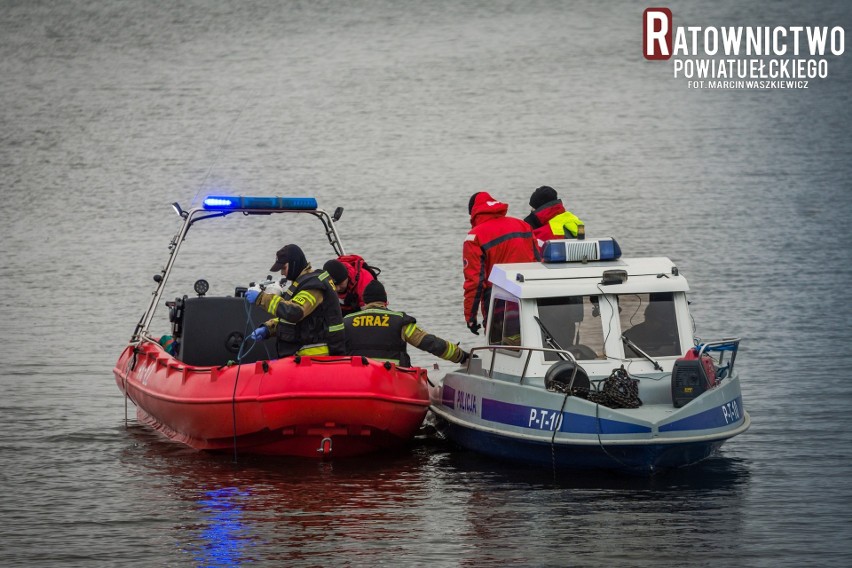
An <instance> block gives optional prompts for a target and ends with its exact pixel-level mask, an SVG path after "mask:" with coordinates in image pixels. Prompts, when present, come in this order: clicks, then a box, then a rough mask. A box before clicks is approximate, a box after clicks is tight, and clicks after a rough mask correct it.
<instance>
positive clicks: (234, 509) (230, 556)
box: [195, 487, 249, 566]
mask: <svg viewBox="0 0 852 568" xmlns="http://www.w3.org/2000/svg"><path fill="white" fill-rule="evenodd" d="M248 496H249V492H248V491H242V490H240V489H239V488H237V487H222V488H220V489H214V490H212V491H207V492H206V494H205V498H203V499H201V500H200V501H199V502H198V504H199V505H200V506H201V507H200V512H201V513H202V514H203V515H204V516H206V517H207V520H206V523H205V525H206V527H205V528H204V529H203V530H202V531H201V533H200V539H199V540H200V544H202V545H201V546H200V547H199V548H200V550H199V552H198V553H197V554H196V556H195V558H196V560H197V561H198V565H199V566H240V565H242V564H243V562H244V560H245V558H244V553H245V549H246V544H247V543H246V541H245V535H246V530H245V526H244V523H243V521H242V517H243V505H242V504H243V503H244V502H245V501H246V498H247V497H248Z"/></svg>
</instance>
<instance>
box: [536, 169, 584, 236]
mask: <svg viewBox="0 0 852 568" xmlns="http://www.w3.org/2000/svg"><path fill="white" fill-rule="evenodd" d="M530 207H532V213H530V214H529V215H528V216H527V217H526V219H524V221H526V222H527V223H529V225H530V227H532V228H533V236H534V237H535V240H536V245H538V248H539V249H541V247H543V246H544V243H545V241H548V240H550V239H582V238H585V236H586V227H585V224H584V223H583V221H582V220H580V218H579V217H577V216H576V215H574V214H573V213H571V212H570V211H566V210H565V206H564V205H562V200H561V199H559V197H558V196H557V195H556V190H555V189H553V188H552V187H550V186H547V185H543V186H541V187H539V188H537V189H536V190H535V191H533V192H532V195H530Z"/></svg>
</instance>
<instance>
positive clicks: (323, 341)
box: [278, 270, 345, 357]
mask: <svg viewBox="0 0 852 568" xmlns="http://www.w3.org/2000/svg"><path fill="white" fill-rule="evenodd" d="M301 290H319V291H321V292H322V295H323V301H322V302H321V303H320V305H319V306H317V307H316V309H315V310H314V311H312V312H311V313H310V314H308V316H307V317H305V318H304V319H302V320H301V321H299V322H297V323H295V324H291V323H288V322H286V321H284V320H280V322H279V324H278V355H279V356H280V357H286V356H288V355H292V354H294V353H296V352H297V351H301V350H303V349H304V348H305V347H310V346H317V347H318V349H319V350H318V353H319V352H321V346H322V345H328V354H330V355H343V353H344V350H345V341H344V338H343V316H342V314H341V313H340V304H338V302H336V301H335V300H336V299H337V292H335V290H334V288H333V287H332V286H331V278H330V277H329V275H328V272H324V271H321V270H315V271H313V272H307V273H303V274H301V275H300V276H299V277H298V278H297V279H296V281H295V282H293V284H291V285H290V288H289V289H288V290H287V293H286V296H288V297H293V296H295V295H296V294H297V293H298V292H300V291H301ZM306 354H309V353H306Z"/></svg>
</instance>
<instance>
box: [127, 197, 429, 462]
mask: <svg viewBox="0 0 852 568" xmlns="http://www.w3.org/2000/svg"><path fill="white" fill-rule="evenodd" d="M228 200H231V201H228ZM176 209H177V211H178V213H179V214H180V215H181V217H183V219H184V222H183V226H182V228H181V230H180V232H179V233H178V235H177V236H176V237H175V239H174V240H173V241H172V244H171V246H170V249H171V253H170V256H169V261H168V263H167V264H166V266H165V268H164V269H163V271H162V273H161V274H158V275H157V276H155V278H154V280H155V281H156V282H157V283H158V287H157V290H156V291H155V292H154V297H153V299H152V300H151V304H150V306H149V307H148V310H147V311H146V312H145V314H144V315H143V316H142V319H141V320H140V322H139V324H138V325H137V328H136V330H135V332H134V334H133V337H132V338H131V340H130V343H129V345H128V346H127V347H126V348H125V349H124V351H123V353H122V354H121V357H119V359H118V362H117V363H116V365H115V368H114V370H113V371H114V374H115V380H116V383H117V385H118V387H119V389H121V391H122V392H123V393H124V394H125V395H126V397H127V398H128V399H129V400H130V401H132V402H133V404H134V405H136V408H137V417H138V419H139V421H140V422H143V423H145V424H148V425H149V426H151V427H152V428H154V429H155V430H157V431H159V432H161V433H162V434H164V435H166V436H167V437H169V438H171V439H173V440H176V441H179V442H182V443H184V444H187V445H188V446H191V447H193V448H196V449H199V450H213V451H228V452H236V453H237V454H240V453H252V454H266V455H285V456H302V457H324V456H339V457H343V456H354V455H360V454H365V453H370V452H376V451H381V450H386V449H391V448H396V447H399V446H402V445H404V444H405V443H406V442H408V441H410V440H411V439H412V438H413V437H414V435H415V434H416V432H417V431H418V429H419V428H420V425H421V423H422V422H423V419H424V417H425V415H426V412H427V411H428V408H429V393H428V388H427V376H426V371H425V370H424V369H421V368H416V367H415V368H403V367H397V366H396V365H394V364H392V363H383V362H377V361H373V360H370V359H367V358H365V357H331V356H326V357H298V356H295V357H285V358H280V359H278V358H275V356H274V353H275V339H274V338H272V339H268V340H266V341H264V342H262V343H259V344H258V345H255V346H252V348H251V349H248V350H247V349H245V347H246V345H247V341H249V342H250V341H251V340H246V339H245V335H246V331H247V330H250V329H252V326H248V327H247V326H246V321H247V316H248V318H249V321H255V322H261V323H262V322H263V321H265V319H266V318H268V317H269V316H268V314H265V313H263V311H262V310H260V308H258V307H257V306H249V305H248V304H247V303H246V301H245V299H244V298H243V297H241V296H242V295H243V294H244V291H245V289H244V288H242V289H241V288H237V289H236V290H235V295H234V296H233V297H232V296H227V297H208V296H205V293H206V292H207V289H208V287H209V285H208V284H207V282H206V281H203V280H199V281H198V282H196V285H195V290H196V293H197V294H198V297H195V298H188V297H186V296H184V297H183V298H176V299H175V301H171V302H165V304H166V305H167V306H168V307H169V321H170V322H171V332H172V335H171V337H170V338H169V340H168V342H165V341H164V342H163V343H164V344H167V345H168V350H167V349H166V348H164V347H163V345H161V341H160V340H161V339H162V337H161V336H159V335H154V334H151V333H150V332H149V326H150V325H151V321H152V318H153V313H154V311H155V309H156V308H157V306H158V305H159V303H160V299H161V296H162V295H163V286H164V285H165V282H166V280H167V279H168V276H169V273H170V272H171V269H172V266H173V264H174V260H175V257H176V256H177V252H178V250H179V249H180V244H181V243H182V242H183V240H184V239H185V237H186V232H187V230H188V229H189V228H190V227H191V226H192V225H193V223H195V222H197V221H200V220H204V219H210V218H214V217H223V216H225V215H227V214H229V213H233V212H240V213H244V214H246V215H269V214H270V213H308V214H311V215H313V216H315V217H317V218H319V219H320V220H321V221H322V222H323V224H324V225H325V234H326V236H327V238H328V240H329V242H330V243H331V245H332V247H333V248H334V250H335V253H336V254H337V255H338V256H342V255H343V254H344V251H343V247H342V246H341V245H340V242H339V239H338V237H337V232H336V230H335V228H334V220H336V219H338V218H339V216H340V213H341V212H342V211H341V210H338V211H336V212H335V215H334V217H333V218H332V217H330V216H329V215H327V214H326V213H325V212H324V211H322V210H319V209H317V206H316V201H315V200H313V199H312V198H277V197H272V198H247V197H239V198H222V197H219V198H207V199H206V200H205V202H204V205H203V206H202V207H200V208H198V209H193V210H191V211H183V210H181V209H180V207H178V206H176ZM244 352H247V353H246V354H244Z"/></svg>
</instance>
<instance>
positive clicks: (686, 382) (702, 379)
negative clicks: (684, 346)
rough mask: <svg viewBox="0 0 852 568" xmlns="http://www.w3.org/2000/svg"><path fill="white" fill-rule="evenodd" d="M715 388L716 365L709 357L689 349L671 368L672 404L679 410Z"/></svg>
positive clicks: (696, 350)
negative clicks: (699, 356)
mask: <svg viewBox="0 0 852 568" xmlns="http://www.w3.org/2000/svg"><path fill="white" fill-rule="evenodd" d="M715 386H716V365H715V363H714V362H713V358H712V357H710V356H709V355H702V356H701V358H700V359H699V358H698V349H695V348H693V349H690V350H689V351H687V352H686V355H685V356H683V357H681V358H680V359H678V360H677V361H675V364H674V368H672V403H673V404H674V407H675V408H680V407H682V406H684V405H686V404H687V403H689V402H690V401H692V400H694V399H696V398H698V397H699V396H700V395H701V394H703V393H704V392H706V391H707V390H709V389H712V388H713V387H715Z"/></svg>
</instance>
